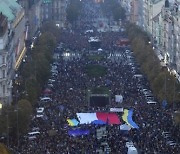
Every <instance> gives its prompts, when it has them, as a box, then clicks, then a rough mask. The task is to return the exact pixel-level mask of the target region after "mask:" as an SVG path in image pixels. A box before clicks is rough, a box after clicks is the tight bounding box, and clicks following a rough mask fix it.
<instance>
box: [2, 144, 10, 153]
mask: <svg viewBox="0 0 180 154" xmlns="http://www.w3.org/2000/svg"><path fill="white" fill-rule="evenodd" d="M0 154H9V152H8V149H7V148H6V146H5V145H4V144H2V143H0Z"/></svg>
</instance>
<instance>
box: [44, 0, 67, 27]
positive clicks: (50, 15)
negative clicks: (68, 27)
mask: <svg viewBox="0 0 180 154" xmlns="http://www.w3.org/2000/svg"><path fill="white" fill-rule="evenodd" d="M41 8H42V10H41V19H42V23H43V22H46V21H54V22H55V24H56V25H57V26H59V27H65V23H66V8H67V0H43V1H42V4H41Z"/></svg>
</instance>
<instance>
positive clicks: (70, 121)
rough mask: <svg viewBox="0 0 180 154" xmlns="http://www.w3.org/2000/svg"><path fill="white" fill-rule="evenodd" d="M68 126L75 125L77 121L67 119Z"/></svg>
mask: <svg viewBox="0 0 180 154" xmlns="http://www.w3.org/2000/svg"><path fill="white" fill-rule="evenodd" d="M67 122H68V124H69V126H77V125H78V124H79V122H78V121H77V120H76V119H67Z"/></svg>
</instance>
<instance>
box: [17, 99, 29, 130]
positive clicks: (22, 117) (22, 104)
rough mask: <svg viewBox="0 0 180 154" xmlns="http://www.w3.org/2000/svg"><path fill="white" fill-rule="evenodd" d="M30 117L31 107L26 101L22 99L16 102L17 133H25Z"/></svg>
mask: <svg viewBox="0 0 180 154" xmlns="http://www.w3.org/2000/svg"><path fill="white" fill-rule="evenodd" d="M31 115H32V105H31V103H30V102H29V101H28V100H25V99H22V100H20V101H18V121H19V122H18V123H19V132H21V133H25V132H27V129H28V126H29V122H30V120H31Z"/></svg>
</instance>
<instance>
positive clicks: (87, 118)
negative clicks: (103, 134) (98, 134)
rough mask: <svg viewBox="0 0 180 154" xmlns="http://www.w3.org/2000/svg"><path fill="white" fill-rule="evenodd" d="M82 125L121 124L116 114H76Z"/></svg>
mask: <svg viewBox="0 0 180 154" xmlns="http://www.w3.org/2000/svg"><path fill="white" fill-rule="evenodd" d="M76 115H77V117H78V120H79V121H80V124H91V123H96V124H98V122H99V124H103V123H108V124H120V120H119V117H118V115H117V114H116V113H107V112H97V113H76Z"/></svg>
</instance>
